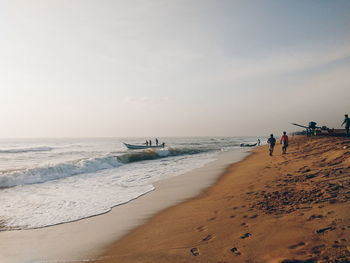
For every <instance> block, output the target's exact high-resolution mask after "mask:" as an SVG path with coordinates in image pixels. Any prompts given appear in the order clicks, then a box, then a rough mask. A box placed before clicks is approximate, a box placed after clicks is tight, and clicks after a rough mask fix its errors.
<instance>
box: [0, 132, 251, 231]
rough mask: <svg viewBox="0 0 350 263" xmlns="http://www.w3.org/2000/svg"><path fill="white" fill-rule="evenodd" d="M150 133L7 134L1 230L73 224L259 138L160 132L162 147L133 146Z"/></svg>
mask: <svg viewBox="0 0 350 263" xmlns="http://www.w3.org/2000/svg"><path fill="white" fill-rule="evenodd" d="M145 140H146V138H108V139H106V138H103V139H102V138H96V139H1V140H0V230H14V229H29V228H38V227H45V226H50V225H55V224H60V223H66V222H71V221H75V220H79V219H83V218H87V217H91V216H95V215H99V214H102V213H106V212H108V211H110V210H111V208H112V207H114V206H117V205H122V204H125V203H127V202H130V201H132V200H133V199H135V198H138V197H140V196H142V195H144V194H147V193H148V192H150V191H153V190H155V188H154V186H153V183H154V182H156V181H158V180H162V179H165V178H168V177H171V176H177V175H180V174H184V173H186V172H188V171H191V170H193V169H196V168H199V167H202V166H204V165H205V164H206V163H208V162H211V161H213V160H215V159H216V158H217V156H218V154H219V153H220V152H221V151H234V150H237V149H238V148H239V145H240V143H254V142H256V140H257V137H211V138H209V137H201V138H159V141H160V142H163V141H164V142H165V143H166V147H165V148H162V149H147V150H128V149H127V148H126V147H125V146H124V144H123V142H127V143H131V144H143V143H144V142H145Z"/></svg>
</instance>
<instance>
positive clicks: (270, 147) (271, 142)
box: [267, 134, 276, 156]
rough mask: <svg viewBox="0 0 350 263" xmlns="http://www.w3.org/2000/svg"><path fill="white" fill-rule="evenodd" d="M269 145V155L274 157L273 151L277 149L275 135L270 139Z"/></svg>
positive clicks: (271, 135)
mask: <svg viewBox="0 0 350 263" xmlns="http://www.w3.org/2000/svg"><path fill="white" fill-rule="evenodd" d="M267 144H268V145H269V153H270V156H272V153H273V149H274V148H275V144H276V139H275V138H274V137H273V134H270V138H269V139H268V140H267Z"/></svg>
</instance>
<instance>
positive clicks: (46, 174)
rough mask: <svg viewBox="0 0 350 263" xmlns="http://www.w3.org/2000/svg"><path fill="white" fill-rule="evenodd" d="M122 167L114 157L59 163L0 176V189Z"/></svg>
mask: <svg viewBox="0 0 350 263" xmlns="http://www.w3.org/2000/svg"><path fill="white" fill-rule="evenodd" d="M120 165H122V163H120V162H119V161H118V160H117V158H115V157H114V156H107V157H100V158H92V159H83V160H79V161H76V162H72V163H61V164H57V165H54V166H46V167H36V168H31V169H25V170H22V171H16V172H11V173H8V174H3V175H1V176H0V187H3V188H4V187H12V186H16V185H23V184H35V183H44V182H47V181H51V180H57V179H62V178H65V177H69V176H73V175H78V174H84V173H92V172H97V171H99V170H103V169H110V168H115V167H118V166H120Z"/></svg>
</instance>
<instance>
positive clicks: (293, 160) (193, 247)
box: [96, 137, 350, 263]
mask: <svg viewBox="0 0 350 263" xmlns="http://www.w3.org/2000/svg"><path fill="white" fill-rule="evenodd" d="M349 200H350V140H348V139H345V138H332V137H312V138H307V137H294V138H292V139H291V142H290V147H289V149H288V153H287V154H286V155H282V154H281V147H280V146H279V145H277V146H276V149H275V153H274V156H272V157H270V156H268V154H267V146H262V147H259V148H257V149H255V150H254V153H253V154H252V155H250V156H248V157H247V158H246V159H244V160H243V161H240V162H238V163H235V164H233V165H231V166H230V167H229V168H228V169H227V170H226V172H225V174H224V175H223V176H222V177H220V179H219V180H218V182H217V183H216V184H215V185H214V186H212V187H210V188H208V189H207V190H205V191H204V192H202V193H201V194H200V195H199V196H198V197H197V198H194V199H190V200H188V201H185V202H184V203H181V204H179V205H176V206H175V207H171V208H169V209H166V210H164V211H162V212H161V213H159V214H157V215H156V216H154V217H153V218H152V219H151V220H150V221H148V222H147V223H146V224H144V225H142V226H140V227H138V228H136V229H134V230H133V231H131V232H130V233H128V234H127V235H126V236H124V237H123V238H122V239H120V240H118V241H116V242H114V243H113V244H111V245H109V246H108V247H107V249H106V252H105V253H103V254H102V255H101V256H100V257H99V260H98V261H96V262H106V263H107V262H108V263H111V262H118V263H120V262H128V263H130V262H153V263H154V262H213V263H214V262H216V263H217V262H222V263H223V262H259V263H260V262H261V263H264V262H271V263H282V262H283V263H287V262H349V260H350V238H349V237H350V213H349V205H350V203H349ZM116 239H117V238H116Z"/></svg>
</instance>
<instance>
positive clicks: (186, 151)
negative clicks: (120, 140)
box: [0, 148, 209, 188]
mask: <svg viewBox="0 0 350 263" xmlns="http://www.w3.org/2000/svg"><path fill="white" fill-rule="evenodd" d="M208 151H209V149H204V148H203V149H191V148H168V149H161V150H145V151H139V152H130V153H124V154H121V155H119V156H115V155H112V154H109V155H106V156H104V157H96V158H90V159H81V160H77V161H74V162H66V163H61V164H57V165H53V166H44V167H36V168H30V169H25V170H20V171H11V172H6V173H3V174H0V188H5V187H13V186H17V185H24V184H36V183H44V182H47V181H51V180H57V179H62V178H66V177H69V176H74V175H79V174H85V173H93V172H97V171H100V170H104V169H112V168H117V167H119V166H121V165H125V164H128V163H132V162H139V161H146V160H154V159H159V158H165V157H169V156H178V155H192V154H198V153H203V152H208Z"/></svg>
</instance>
